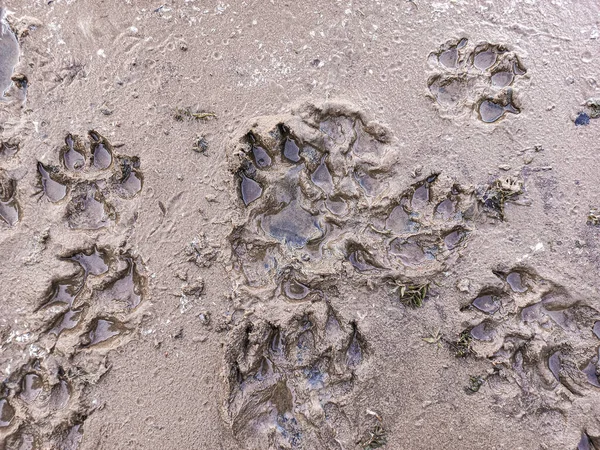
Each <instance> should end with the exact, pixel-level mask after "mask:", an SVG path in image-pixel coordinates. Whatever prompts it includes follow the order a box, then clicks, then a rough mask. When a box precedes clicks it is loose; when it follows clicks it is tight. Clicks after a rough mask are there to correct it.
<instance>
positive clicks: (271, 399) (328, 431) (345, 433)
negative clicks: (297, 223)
mask: <svg viewBox="0 0 600 450" xmlns="http://www.w3.org/2000/svg"><path fill="white" fill-rule="evenodd" d="M367 354H368V346H367V343H366V342H365V339H364V337H363V336H362V335H361V333H360V331H359V330H358V327H357V325H356V324H355V323H353V322H350V323H348V322H346V321H344V320H343V319H342V317H341V316H340V315H339V313H338V312H337V311H335V310H334V309H333V308H332V307H331V306H330V305H327V304H326V303H324V302H320V303H316V304H315V305H313V306H306V307H305V308H302V309H300V310H297V311H295V312H294V313H293V314H288V315H286V317H285V318H284V319H283V320H281V319H279V320H277V321H269V320H265V319H261V318H253V317H250V318H248V319H247V320H244V321H242V322H241V323H239V324H238V325H237V326H236V327H235V328H234V329H233V330H232V331H231V332H230V335H229V339H228V343H227V349H226V352H225V355H226V356H225V358H226V371H227V377H226V388H225V391H226V392H225V402H224V416H225V420H226V421H227V422H228V423H229V425H230V426H231V428H232V430H233V433H234V435H235V436H236V437H237V438H238V439H239V440H241V441H243V442H244V445H245V447H246V448H257V449H258V448H265V449H266V448H274V449H275V448H289V449H296V448H297V449H300V448H322V449H337V448H339V446H340V443H344V444H345V445H349V446H351V445H352V444H353V442H354V441H353V438H354V434H355V430H354V429H353V428H352V423H351V421H350V419H349V417H347V416H346V415H345V413H344V404H345V402H346V401H348V399H349V398H351V396H352V394H353V392H354V387H355V382H356V378H357V375H356V372H357V370H358V368H359V367H360V366H361V365H362V364H363V361H364V359H365V358H367Z"/></svg>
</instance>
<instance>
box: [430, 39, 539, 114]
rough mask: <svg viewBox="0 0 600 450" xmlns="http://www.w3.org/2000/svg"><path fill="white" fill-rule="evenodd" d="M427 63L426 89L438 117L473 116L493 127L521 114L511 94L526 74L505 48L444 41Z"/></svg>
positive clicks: (516, 59)
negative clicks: (511, 116) (494, 123)
mask: <svg viewBox="0 0 600 450" xmlns="http://www.w3.org/2000/svg"><path fill="white" fill-rule="evenodd" d="M429 63H430V65H431V66H432V68H433V74H432V75H431V76H430V77H429V80H428V81H427V86H428V88H429V92H430V95H431V97H432V98H433V99H434V100H435V105H436V106H437V108H438V110H439V111H440V114H442V116H444V117H458V116H462V115H464V114H469V113H471V112H475V113H476V114H477V117H478V118H479V119H480V120H481V121H482V122H485V123H493V122H496V121H498V120H500V119H502V118H504V117H505V116H506V114H507V113H510V114H519V113H520V112H521V108H520V107H519V106H518V102H517V98H516V95H515V93H516V89H517V86H518V85H519V84H520V81H521V79H523V78H524V76H525V75H526V73H527V70H526V69H525V68H524V66H523V64H522V63H521V60H520V58H519V56H518V55H517V53H515V52H514V51H511V50H509V49H508V48H507V47H506V46H504V45H498V44H490V43H488V42H482V43H479V44H477V45H475V46H473V45H471V44H470V43H469V40H468V39H466V38H463V39H460V40H458V41H456V40H454V41H448V42H446V43H445V44H444V45H442V46H441V47H440V48H439V49H438V50H437V51H435V52H432V53H430V55H429Z"/></svg>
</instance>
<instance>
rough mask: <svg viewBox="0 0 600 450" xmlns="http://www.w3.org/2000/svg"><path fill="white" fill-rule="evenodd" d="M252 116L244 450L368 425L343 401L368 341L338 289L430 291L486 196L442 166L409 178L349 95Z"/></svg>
mask: <svg viewBox="0 0 600 450" xmlns="http://www.w3.org/2000/svg"><path fill="white" fill-rule="evenodd" d="M250 124H251V125H249V126H248V127H246V128H242V129H241V131H240V134H239V137H238V138H236V140H235V141H234V144H233V145H232V151H231V154H230V157H229V164H230V170H231V172H232V176H233V179H234V182H235V199H234V201H235V202H236V204H237V205H238V206H239V220H238V221H237V222H236V223H235V226H234V228H233V231H232V232H231V234H230V235H229V237H228V241H229V244H230V246H231V257H232V263H233V272H232V278H233V282H234V286H235V294H234V295H235V296H236V298H237V302H238V303H239V306H240V308H243V309H245V310H247V312H246V314H245V315H244V317H243V319H239V320H237V321H234V324H233V328H232V329H231V330H230V333H229V336H228V340H227V347H226V350H225V364H224V369H223V379H224V389H223V392H224V394H223V396H224V400H223V417H224V419H225V422H226V423H227V424H229V425H230V426H231V429H232V431H233V433H234V435H235V436H236V438H237V439H239V440H240V441H241V442H242V441H243V442H245V443H246V445H248V448H298V449H300V448H324V449H325V448H331V449H334V448H339V445H340V444H339V443H344V445H346V446H351V445H354V444H355V443H356V442H357V441H358V440H360V437H361V436H360V435H361V433H360V432H359V431H358V430H357V423H355V422H354V419H352V417H354V416H353V414H352V413H351V411H350V409H349V408H348V405H351V404H352V399H353V397H354V396H355V395H356V391H357V386H358V385H359V384H360V383H361V381H362V380H363V379H364V377H365V375H366V374H367V373H368V371H367V368H368V365H369V359H370V354H371V350H370V346H369V342H368V337H366V336H365V335H364V334H363V331H362V330H361V326H360V323H359V322H357V321H355V320H351V319H349V318H346V317H345V316H346V314H345V311H343V310H342V309H341V308H340V306H339V305H340V304H341V301H342V298H341V295H342V294H341V292H342V289H353V290H355V291H356V292H360V290H361V287H362V286H363V285H364V284H365V283H369V284H370V285H372V286H380V291H378V292H380V293H381V296H382V298H386V297H387V298H391V299H392V300H393V299H394V298H395V301H398V300H399V299H400V297H402V296H404V295H408V294H406V288H401V286H405V287H406V286H419V289H418V290H419V292H420V293H421V294H422V297H423V298H421V301H422V300H423V299H424V297H425V296H426V295H427V289H426V284H425V283H426V282H428V280H431V279H432V278H434V277H436V276H438V275H439V274H440V273H441V272H442V271H443V270H444V268H445V267H447V265H448V264H450V263H451V262H452V261H455V260H456V258H458V255H459V253H460V250H461V249H462V248H463V247H464V245H465V243H466V242H467V241H468V237H469V233H470V231H471V229H472V226H474V224H475V219H476V218H477V217H478V216H479V215H480V214H482V213H484V208H483V205H482V204H481V202H480V201H479V199H478V198H477V195H476V192H475V191H474V189H472V188H464V187H462V186H460V185H459V184H458V183H457V182H456V181H454V180H453V179H452V178H450V177H449V176H447V175H446V174H443V173H441V172H439V173H432V174H429V175H428V176H425V177H423V178H422V179H420V180H417V181H416V182H415V181H414V180H412V181H408V180H409V176H408V174H406V173H405V172H406V170H405V169H404V168H403V166H402V164H401V156H402V155H401V154H399V152H398V149H397V148H396V147H395V146H394V138H393V136H392V134H391V132H390V131H389V130H388V129H387V128H385V127H384V126H382V125H380V124H378V123H376V122H372V121H369V120H368V119H367V118H366V117H365V116H364V114H362V113H361V112H360V111H359V110H357V109H356V108H354V107H352V106H349V105H345V104H325V105H322V106H313V105H307V106H305V107H303V108H301V109H300V110H299V111H297V112H296V113H294V114H289V115H282V116H277V117H261V118H257V119H253V120H252V121H251V122H250ZM409 290H410V289H409ZM400 291H402V293H403V294H402V295H399V292H400ZM393 292H396V293H395V294H393ZM410 292H412V291H410ZM362 431H364V430H362Z"/></svg>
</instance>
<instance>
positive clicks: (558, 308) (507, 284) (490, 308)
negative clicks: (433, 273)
mask: <svg viewBox="0 0 600 450" xmlns="http://www.w3.org/2000/svg"><path fill="white" fill-rule="evenodd" d="M495 275H496V276H497V277H498V279H499V281H500V284H499V285H498V286H492V287H489V288H486V289H484V290H482V291H481V292H480V293H479V295H478V296H477V297H476V298H475V299H474V300H473V301H472V303H471V304H470V305H467V309H466V310H468V311H470V314H471V315H472V321H473V322H475V323H476V325H474V326H472V325H471V326H470V327H469V328H470V335H471V337H472V338H473V341H472V342H473V350H474V352H475V353H476V354H478V355H481V356H484V357H486V358H489V359H490V360H491V361H492V362H493V363H494V364H495V365H500V366H504V367H506V368H507V370H509V371H510V372H511V375H512V377H513V378H514V379H515V380H516V382H517V384H518V386H520V388H521V389H522V390H523V392H524V393H526V394H528V395H535V396H539V397H544V396H545V397H551V396H552V393H553V392H554V391H555V390H556V389H557V388H558V387H559V386H562V387H564V388H566V389H567V390H568V391H570V392H571V393H572V394H574V395H576V396H583V395H586V393H588V392H589V390H590V389H597V388H600V380H599V378H598V376H599V374H600V365H599V363H598V358H599V354H598V347H599V344H600V341H599V339H600V312H599V311H597V310H596V309H594V308H592V307H591V306H589V305H588V304H586V303H585V302H582V301H574V300H573V299H572V298H571V297H570V296H569V295H568V293H567V292H566V291H565V290H564V289H563V288H561V287H560V286H558V285H556V284H555V283H553V282H551V281H548V280H543V279H541V278H540V277H538V276H537V275H536V274H535V273H534V272H533V271H531V270H528V269H525V268H514V269H510V270H508V271H498V272H495ZM481 316H486V318H485V319H484V320H481V319H480V317H481ZM540 387H541V389H540ZM559 392H560V391H559Z"/></svg>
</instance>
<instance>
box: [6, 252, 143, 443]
mask: <svg viewBox="0 0 600 450" xmlns="http://www.w3.org/2000/svg"><path fill="white" fill-rule="evenodd" d="M62 259H63V261H67V262H70V263H71V264H72V266H73V267H72V271H71V272H70V273H69V274H68V275H66V276H64V277H61V278H59V279H56V280H54V281H53V282H52V283H51V285H50V287H49V289H48V292H47V294H46V296H45V298H44V299H43V300H42V301H41V303H40V305H39V306H38V308H37V309H36V313H35V316H34V319H33V321H34V323H35V326H34V329H33V330H29V331H27V332H26V333H22V334H19V335H18V336H17V337H15V339H14V340H13V342H12V345H13V346H15V349H14V350H17V351H18V348H16V347H20V346H22V347H23V348H22V350H21V351H20V354H21V355H22V357H23V361H22V362H21V363H20V364H17V361H13V364H11V367H10V370H9V371H7V373H8V376H6V378H5V379H4V380H3V387H4V388H3V391H2V392H0V409H1V411H0V437H5V438H6V442H13V443H15V445H16V444H17V443H30V444H31V445H32V446H33V447H32V448H37V447H35V446H34V443H37V444H38V445H42V444H46V443H50V442H52V443H54V445H55V446H54V447H52V448H63V447H61V445H62V444H63V443H64V442H71V441H73V442H75V441H74V440H77V439H78V440H81V435H82V432H83V428H82V424H83V422H84V420H85V418H86V417H87V415H89V414H90V413H91V412H92V411H93V406H92V405H89V404H86V403H85V397H84V396H83V389H84V388H85V386H86V385H88V384H90V383H94V382H96V381H97V380H98V379H99V378H100V377H101V376H102V374H104V373H105V372H106V371H107V370H108V369H107V367H106V366H105V360H104V358H105V355H106V353H107V352H108V351H110V350H111V349H114V348H116V347H118V346H120V345H121V344H122V343H124V342H126V341H127V340H128V339H129V338H130V337H131V336H132V334H133V330H134V329H135V322H136V320H137V310H138V308H139V307H140V303H141V302H142V299H143V296H144V295H145V292H146V277H145V275H144V274H143V265H142V264H141V261H140V260H139V258H136V257H134V256H132V255H130V254H128V253H116V252H112V251H110V250H109V249H100V248H96V247H94V248H91V249H88V250H84V251H77V252H75V253H72V254H69V255H67V256H66V257H64V258H62ZM9 448H13V447H9ZM14 448H21V447H18V446H17V447H14ZM68 448H71V447H68Z"/></svg>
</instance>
